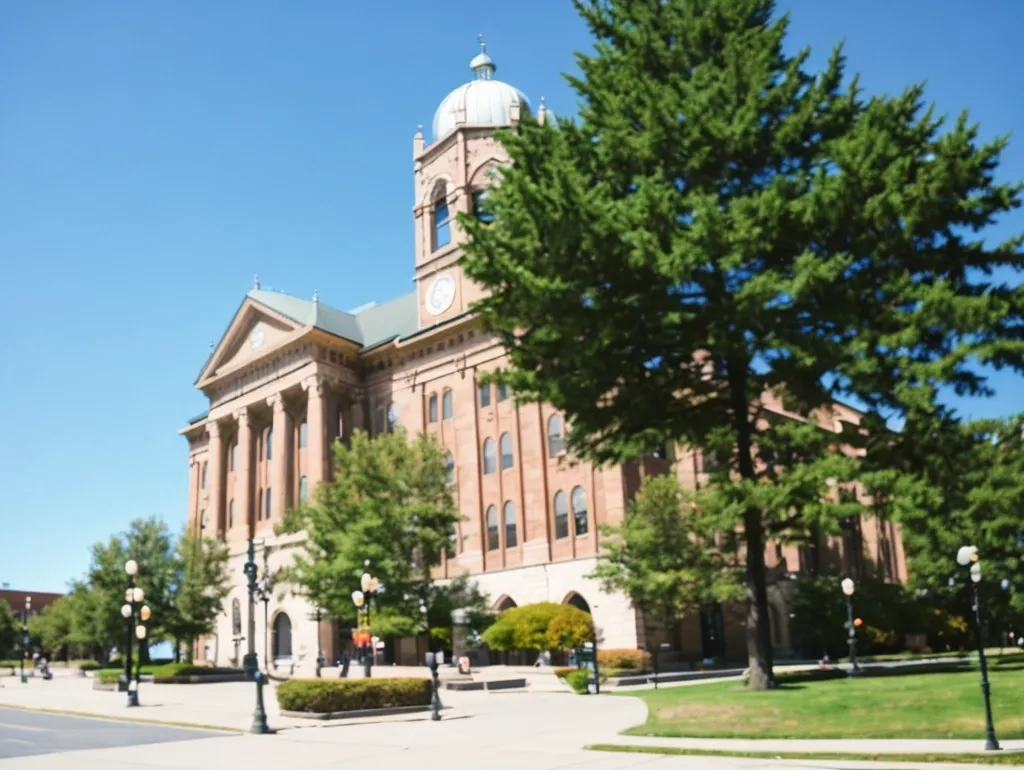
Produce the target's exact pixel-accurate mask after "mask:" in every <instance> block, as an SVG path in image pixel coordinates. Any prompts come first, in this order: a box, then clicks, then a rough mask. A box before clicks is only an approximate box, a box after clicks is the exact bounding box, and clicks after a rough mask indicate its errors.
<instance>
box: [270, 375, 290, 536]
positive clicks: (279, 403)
mask: <svg viewBox="0 0 1024 770" xmlns="http://www.w3.org/2000/svg"><path fill="white" fill-rule="evenodd" d="M267 406H269V407H270V408H271V409H273V410H274V423H273V432H274V436H273V440H272V441H271V449H270V451H271V453H272V454H273V459H272V460H271V461H270V486H271V492H270V494H271V499H270V515H271V517H272V518H280V517H282V516H284V512H285V511H286V510H287V509H288V469H289V467H291V458H290V457H289V455H290V454H291V450H292V441H291V431H290V430H288V412H286V411H285V409H284V397H283V396H282V395H281V394H280V393H275V394H274V395H272V396H271V397H270V398H268V399H267Z"/></svg>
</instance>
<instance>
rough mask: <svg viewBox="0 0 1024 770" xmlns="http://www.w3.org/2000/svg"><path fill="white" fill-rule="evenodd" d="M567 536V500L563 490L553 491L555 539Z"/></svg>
mask: <svg viewBox="0 0 1024 770" xmlns="http://www.w3.org/2000/svg"><path fill="white" fill-rule="evenodd" d="M566 537H569V501H568V499H567V498H566V496H565V492H563V491H562V490H561V489H559V490H558V491H557V492H555V539H556V540H562V539H563V538H566Z"/></svg>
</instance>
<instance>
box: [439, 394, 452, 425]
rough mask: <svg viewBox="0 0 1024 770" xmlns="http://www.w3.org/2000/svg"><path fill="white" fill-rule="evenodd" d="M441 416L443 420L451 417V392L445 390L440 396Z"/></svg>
mask: <svg viewBox="0 0 1024 770" xmlns="http://www.w3.org/2000/svg"><path fill="white" fill-rule="evenodd" d="M441 416H442V417H443V418H444V419H445V420H450V419H452V392H451V391H450V390H446V391H445V392H444V395H443V396H442V397H441Z"/></svg>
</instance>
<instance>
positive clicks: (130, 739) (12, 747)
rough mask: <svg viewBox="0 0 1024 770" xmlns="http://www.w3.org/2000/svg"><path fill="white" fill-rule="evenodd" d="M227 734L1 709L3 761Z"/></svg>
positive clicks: (0, 747)
mask: <svg viewBox="0 0 1024 770" xmlns="http://www.w3.org/2000/svg"><path fill="white" fill-rule="evenodd" d="M223 735H224V734H223V733H217V732H212V731H211V732H207V731H204V730H188V729H184V728H179V727H166V726H163V725H146V724H139V723H131V722H115V721H112V720H108V719H89V718H86V717H71V716H62V715H58V714H44V713H39V712H33V711H21V710H18V709H5V708H0V760H5V759H12V758H15V757H27V756H33V755H37V754H55V753H59V752H67V751H79V750H83V749H105V748H115V747H121V746H144V745H151V744H158V743H167V742H170V741H194V740H201V739H204V738H213V737H223ZM5 764H6V763H5Z"/></svg>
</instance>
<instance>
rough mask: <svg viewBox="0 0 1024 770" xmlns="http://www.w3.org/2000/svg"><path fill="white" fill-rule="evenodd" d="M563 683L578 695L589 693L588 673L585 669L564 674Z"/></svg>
mask: <svg viewBox="0 0 1024 770" xmlns="http://www.w3.org/2000/svg"><path fill="white" fill-rule="evenodd" d="M565 681H566V682H568V684H569V686H570V687H571V688H572V689H573V690H575V691H576V692H577V693H578V694H580V695H585V694H586V693H588V692H590V672H589V671H586V670H585V669H577V670H574V671H570V672H569V673H568V674H566V676H565Z"/></svg>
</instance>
